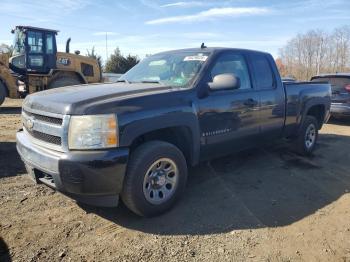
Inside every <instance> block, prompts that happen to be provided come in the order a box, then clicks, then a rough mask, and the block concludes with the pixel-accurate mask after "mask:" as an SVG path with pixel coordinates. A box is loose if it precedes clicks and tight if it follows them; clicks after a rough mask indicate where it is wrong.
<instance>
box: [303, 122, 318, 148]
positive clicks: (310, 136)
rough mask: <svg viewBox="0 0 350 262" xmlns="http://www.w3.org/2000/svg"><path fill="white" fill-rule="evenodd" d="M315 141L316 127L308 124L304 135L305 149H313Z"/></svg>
mask: <svg viewBox="0 0 350 262" xmlns="http://www.w3.org/2000/svg"><path fill="white" fill-rule="evenodd" d="M315 141H316V127H315V125H314V124H310V125H309V126H308V127H307V129H306V133H305V146H306V148H307V149H310V148H312V147H313V145H314V144H315Z"/></svg>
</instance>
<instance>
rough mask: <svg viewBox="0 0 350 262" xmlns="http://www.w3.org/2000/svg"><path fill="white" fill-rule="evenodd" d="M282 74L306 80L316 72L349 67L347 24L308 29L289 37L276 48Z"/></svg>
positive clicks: (349, 52)
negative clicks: (286, 41) (284, 43)
mask: <svg viewBox="0 0 350 262" xmlns="http://www.w3.org/2000/svg"><path fill="white" fill-rule="evenodd" d="M279 54H280V57H279V58H280V59H281V61H280V63H281V64H283V66H284V67H283V68H284V70H283V72H282V75H283V76H287V75H293V76H295V77H296V78H297V79H299V80H308V79H310V77H311V76H313V75H316V74H320V73H333V72H345V71H349V70H350V27H349V26H343V27H340V28H336V29H334V31H333V32H331V33H327V32H325V31H323V30H320V29H318V30H310V31H308V32H306V33H304V34H298V35H297V36H295V37H294V38H292V39H291V40H290V41H288V43H287V44H286V46H284V47H283V48H281V49H280V51H279Z"/></svg>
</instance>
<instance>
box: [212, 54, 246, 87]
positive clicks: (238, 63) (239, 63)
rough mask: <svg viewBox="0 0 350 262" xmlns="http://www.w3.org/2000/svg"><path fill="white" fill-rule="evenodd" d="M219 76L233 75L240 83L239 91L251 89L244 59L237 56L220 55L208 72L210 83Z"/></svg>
mask: <svg viewBox="0 0 350 262" xmlns="http://www.w3.org/2000/svg"><path fill="white" fill-rule="evenodd" d="M219 74H234V75H235V76H236V77H238V78H239V79H240V81H241V86H240V88H239V89H251V88H252V86H251V84H250V78H249V71H248V67H247V64H246V62H245V59H244V57H243V56H242V55H238V54H222V55H221V56H220V57H219V58H218V59H217V61H216V62H215V64H214V66H213V68H212V69H211V71H210V77H211V81H212V80H213V78H214V77H215V76H216V75H219Z"/></svg>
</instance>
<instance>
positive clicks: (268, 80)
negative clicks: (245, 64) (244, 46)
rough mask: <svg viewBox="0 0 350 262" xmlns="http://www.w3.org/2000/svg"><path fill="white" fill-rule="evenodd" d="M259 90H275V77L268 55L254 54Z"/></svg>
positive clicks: (252, 58) (253, 59)
mask: <svg viewBox="0 0 350 262" xmlns="http://www.w3.org/2000/svg"><path fill="white" fill-rule="evenodd" d="M251 64H252V67H253V70H254V76H255V82H256V87H257V89H274V88H275V86H276V85H275V76H274V73H273V71H272V67H271V65H270V62H269V60H268V58H267V57H266V55H264V54H254V55H253V56H251Z"/></svg>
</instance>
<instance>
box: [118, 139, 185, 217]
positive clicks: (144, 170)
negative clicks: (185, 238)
mask: <svg viewBox="0 0 350 262" xmlns="http://www.w3.org/2000/svg"><path fill="white" fill-rule="evenodd" d="M186 180H187V165H186V160H185V158H184V156H183V154H182V152H181V151H180V150H179V149H178V148H177V147H176V146H174V145H172V144H170V143H167V142H162V141H151V142H147V143H145V144H142V145H141V146H139V147H138V148H137V149H136V150H135V151H134V152H133V153H132V154H131V157H130V161H129V164H128V169H127V175H126V177H125V180H124V186H123V192H122V200H123V202H124V204H125V205H126V206H127V207H128V208H129V209H130V210H132V211H133V212H134V213H136V214H138V215H140V216H154V215H159V214H161V213H163V212H165V211H167V210H168V209H170V208H171V207H172V206H173V205H174V204H175V202H176V201H177V200H178V199H179V198H180V197H181V196H182V195H183V193H184V190H185V186H186Z"/></svg>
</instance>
